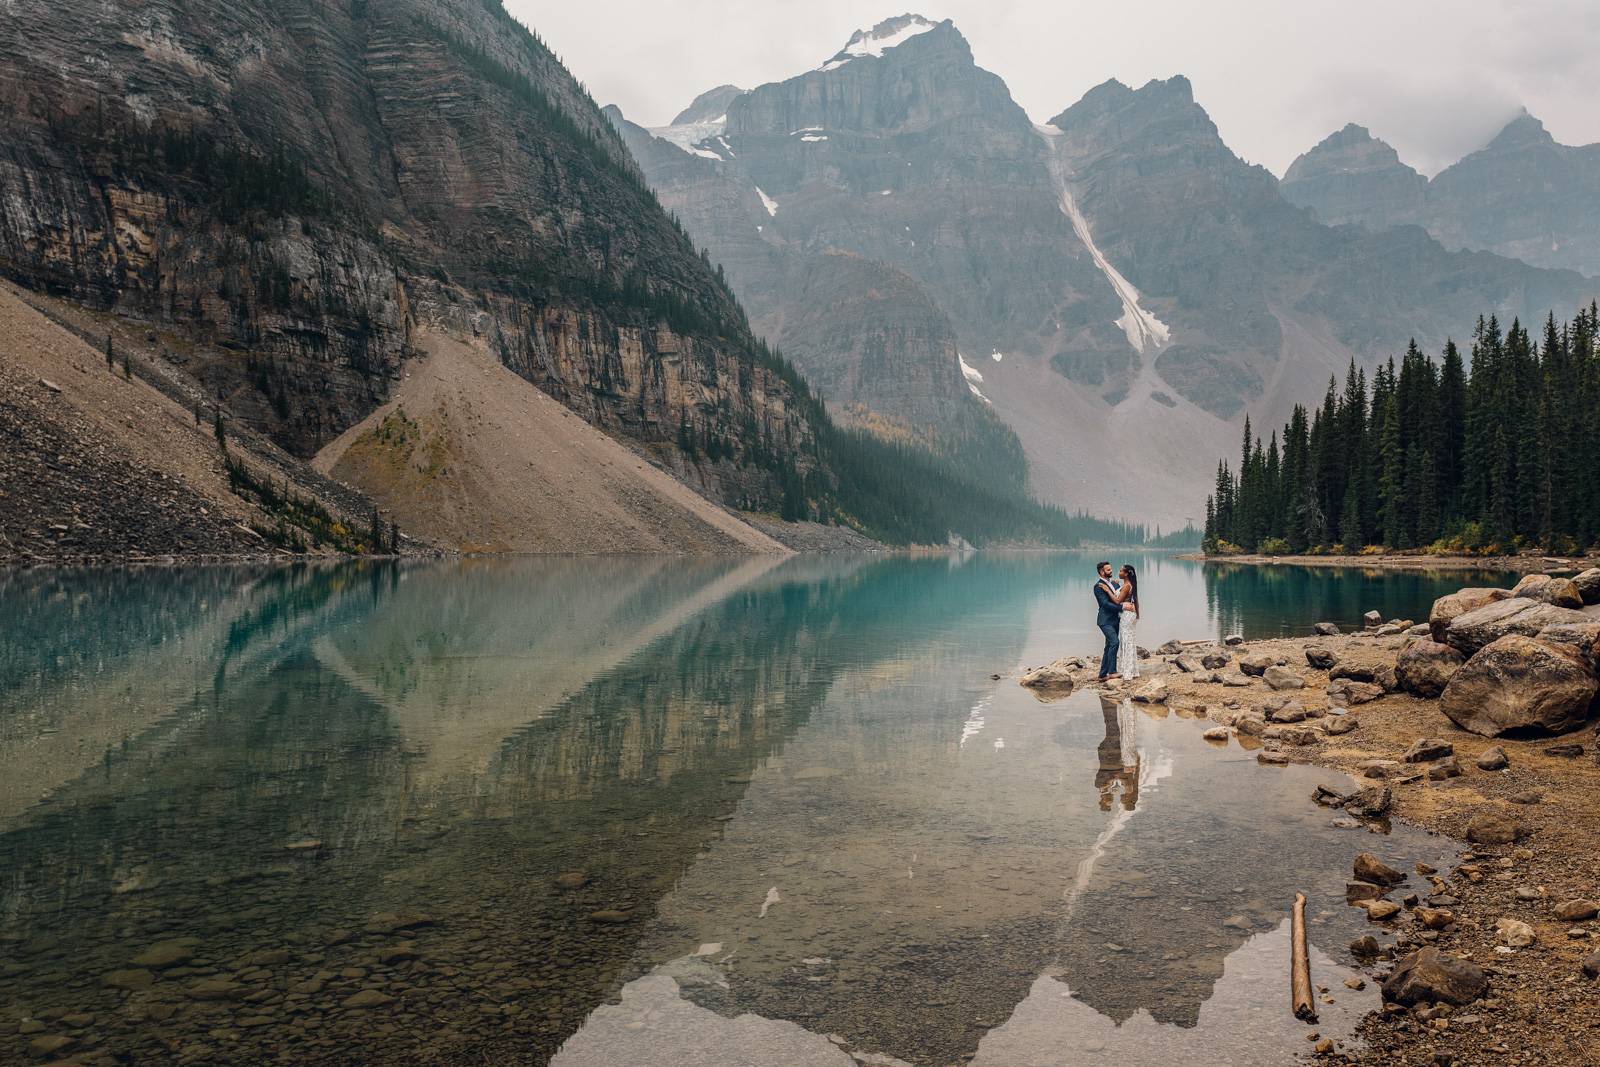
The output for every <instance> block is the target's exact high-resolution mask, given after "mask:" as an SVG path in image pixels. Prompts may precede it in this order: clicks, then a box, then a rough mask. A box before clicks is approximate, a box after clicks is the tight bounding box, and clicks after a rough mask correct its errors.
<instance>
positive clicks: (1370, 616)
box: [1361, 611, 1383, 630]
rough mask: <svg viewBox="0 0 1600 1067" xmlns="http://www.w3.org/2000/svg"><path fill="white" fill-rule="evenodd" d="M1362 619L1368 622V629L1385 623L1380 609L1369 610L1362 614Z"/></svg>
mask: <svg viewBox="0 0 1600 1067" xmlns="http://www.w3.org/2000/svg"><path fill="white" fill-rule="evenodd" d="M1361 621H1362V622H1364V623H1366V624H1367V629H1369V630H1371V629H1373V628H1375V627H1378V626H1381V625H1383V615H1382V613H1381V612H1378V611H1369V612H1367V613H1366V614H1364V615H1362V616H1361Z"/></svg>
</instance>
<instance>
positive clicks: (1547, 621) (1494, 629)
mask: <svg viewBox="0 0 1600 1067" xmlns="http://www.w3.org/2000/svg"><path fill="white" fill-rule="evenodd" d="M1592 621H1593V620H1592V619H1590V618H1589V617H1588V616H1587V615H1585V614H1584V613H1583V612H1581V611H1575V610H1573V609H1571V608H1558V607H1555V606H1554V605H1552V604H1541V603H1539V602H1538V601H1537V600H1530V599H1528V598H1527V597H1513V598H1511V599H1510V600H1499V601H1495V602H1494V603H1492V604H1488V605H1486V606H1484V607H1481V608H1478V609H1476V610H1475V611H1469V612H1466V613H1465V614H1463V615H1458V616H1456V617H1455V618H1454V619H1452V620H1451V621H1450V625H1449V628H1448V629H1447V630H1446V631H1445V642H1446V643H1447V644H1449V645H1450V647H1452V648H1454V649H1455V650H1456V651H1458V652H1460V653H1461V654H1462V655H1464V656H1471V655H1473V654H1474V653H1476V652H1477V651H1478V650H1479V649H1481V648H1484V647H1485V646H1487V645H1489V644H1492V643H1493V642H1495V641H1497V640H1499V639H1500V638H1502V637H1506V636H1508V635H1511V634H1517V635H1520V636H1523V637H1535V636H1537V635H1538V634H1539V632H1540V631H1541V630H1543V629H1544V628H1545V627H1546V626H1557V625H1561V624H1565V623H1574V624H1584V623H1588V622H1592Z"/></svg>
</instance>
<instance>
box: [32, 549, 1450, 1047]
mask: <svg viewBox="0 0 1600 1067" xmlns="http://www.w3.org/2000/svg"><path fill="white" fill-rule="evenodd" d="M1142 562H1143V568H1142V572H1143V574H1144V575H1145V579H1144V581H1145V595H1146V597H1147V598H1149V599H1150V600H1151V601H1152V603H1154V604H1160V605H1161V608H1160V609H1159V610H1158V611H1156V612H1150V613H1148V614H1149V616H1150V617H1147V619H1146V620H1145V623H1144V627H1143V634H1144V636H1145V640H1146V641H1147V642H1149V643H1152V644H1154V643H1159V642H1160V641H1162V640H1165V639H1166V638H1167V637H1171V636H1185V637H1193V636H1197V635H1201V634H1205V633H1208V632H1211V633H1215V632H1216V631H1217V629H1218V628H1219V627H1220V626H1221V625H1222V622H1221V620H1222V619H1224V618H1227V617H1228V616H1227V615H1226V611H1224V610H1219V608H1218V607H1217V605H1216V604H1215V603H1214V601H1213V600H1212V598H1213V597H1214V596H1215V595H1216V594H1215V593H1214V588H1215V586H1214V583H1211V582H1209V581H1208V579H1207V578H1206V572H1205V571H1204V570H1203V569H1202V568H1201V567H1199V566H1197V565H1193V564H1187V563H1183V562H1181V561H1176V560H1173V559H1171V558H1170V557H1151V558H1149V559H1146V560H1143V561H1142ZM1092 563H1093V560H1092V559H1091V558H1086V557H1080V556H1071V555H1058V556H1046V555H1037V556H1017V557H994V556H987V555H980V556H977V557H971V558H968V559H966V560H963V561H952V560H947V559H944V558H936V559H908V558H901V557H891V558H882V557H828V558H796V559H789V560H773V559H757V560H732V561H714V560H681V559H672V560H648V559H640V560H634V559H628V560H570V559H559V560H548V559H546V560H481V561H478V560H474V561H462V562H447V563H438V564H427V565H404V566H402V565H396V564H369V565H361V564H338V565H302V566H296V567H282V568H179V569H160V570H156V569H152V570H134V571H107V570H85V571H22V572H14V573H10V574H6V575H0V610H4V611H5V612H6V617H7V618H8V619H9V620H13V621H14V625H11V626H8V627H7V629H6V630H5V632H4V635H3V636H0V685H3V686H4V688H3V690H0V695H3V697H4V702H3V707H4V709H5V710H4V713H3V717H0V783H3V784H0V864H3V869H4V871H5V878H4V881H3V882H0V967H3V968H4V970H3V972H0V974H3V976H4V977H5V979H6V987H7V992H8V996H9V997H10V1003H11V1007H10V1008H9V1009H8V1010H10V1011H12V1012H13V1014H17V1017H18V1018H19V1019H21V1018H24V1017H38V1018H42V1019H47V1020H51V1019H55V1018H57V1017H59V1016H61V1015H72V1016H73V1017H77V1015H76V1014H75V1013H84V1014H87V1015H92V1016H93V1017H94V1021H93V1022H92V1023H86V1024H83V1025H81V1026H79V1027H78V1029H77V1030H74V1031H72V1035H73V1036H74V1038H75V1040H77V1041H78V1042H79V1043H80V1044H79V1046H78V1048H79V1049H80V1050H83V1049H87V1050H99V1051H103V1052H105V1053H107V1054H109V1055H115V1056H125V1057H132V1058H136V1059H137V1058H144V1059H159V1060H165V1059H168V1058H171V1057H172V1056H173V1055H174V1054H176V1055H177V1056H178V1058H180V1059H188V1060H192V1061H194V1062H238V1063H255V1062H286V1063H287V1062H295V1063H300V1062H321V1061H328V1062H334V1061H341V1060H344V1059H346V1058H348V1056H349V1055H351V1054H352V1051H351V1050H354V1049H359V1050H361V1053H360V1054H361V1055H363V1056H365V1057H366V1058H367V1059H368V1060H369V1061H372V1062H411V1061H414V1060H417V1059H423V1060H428V1059H434V1060H439V1061H442V1062H453V1061H465V1060H472V1061H474V1062H477V1061H478V1060H480V1059H482V1058H483V1057H488V1058H489V1059H491V1060H494V1061H495V1062H544V1061H546V1060H548V1059H549V1058H550V1057H551V1056H552V1055H554V1054H555V1053H556V1052H557V1050H558V1049H560V1048H562V1046H563V1044H565V1045H566V1048H565V1050H564V1051H562V1052H561V1055H560V1057H558V1062H569V1061H570V1062H573V1063H584V1062H622V1060H619V1059H618V1058H617V1057H619V1056H621V1057H623V1059H627V1058H628V1056H627V1054H626V1052H627V1049H628V1048H631V1047H633V1046H632V1045H628V1044H627V1042H628V1041H633V1040H635V1039H639V1035H640V1032H641V1031H640V1030H639V1029H637V1028H630V1026H631V1025H632V1024H633V1023H637V1022H639V1019H640V1018H644V1019H645V1020H646V1025H645V1026H644V1027H643V1033H644V1035H645V1037H652V1035H653V1039H654V1040H655V1041H656V1042H657V1045H656V1046H655V1047H656V1048H657V1049H658V1050H664V1049H665V1048H666V1042H667V1041H668V1039H669V1035H670V1033H671V1032H672V1030H671V1028H672V1027H674V1026H679V1027H682V1028H685V1030H686V1032H687V1031H694V1032H697V1033H706V1034H710V1033H713V1032H720V1030H719V1028H722V1027H725V1026H733V1027H734V1028H735V1031H737V1033H738V1034H740V1035H743V1036H740V1037H738V1039H737V1040H735V1038H733V1037H729V1038H727V1039H726V1043H725V1044H724V1046H723V1047H724V1051H730V1050H733V1049H736V1048H740V1047H744V1048H746V1055H745V1058H744V1059H742V1060H738V1061H737V1062H744V1063H765V1062H771V1063H799V1062H808V1061H807V1060H806V1059H805V1058H804V1057H805V1056H809V1055H811V1054H812V1051H815V1053H816V1054H817V1055H821V1056H836V1054H839V1049H840V1044H839V1042H842V1043H843V1045H844V1046H845V1047H848V1048H849V1049H850V1050H851V1051H853V1052H855V1053H857V1054H858V1055H861V1056H867V1055H869V1054H870V1055H876V1056H879V1057H890V1058H893V1059H898V1060H903V1061H905V1062H908V1063H916V1064H936V1063H948V1062H954V1061H956V1060H959V1059H960V1058H961V1057H963V1056H968V1055H972V1054H974V1053H977V1054H979V1055H980V1057H984V1056H990V1055H1000V1054H999V1053H996V1052H993V1051H991V1050H993V1049H1003V1048H1009V1047H1012V1046H1010V1045H1007V1044H1006V1042H1022V1043H1023V1044H1026V1043H1027V1042H1030V1041H1033V1040H1035V1037H1036V1035H1038V1034H1040V1033H1043V1032H1045V1031H1046V1030H1049V1029H1051V1028H1059V1027H1061V1026H1068V1025H1069V1023H1070V1027H1072V1028H1076V1029H1082V1028H1083V1027H1084V1026H1088V1025H1089V1023H1087V1022H1083V1021H1081V1020H1080V1021H1077V1022H1072V1021H1071V1020H1072V1019H1079V1016H1078V1015H1075V1014H1072V1012H1089V1013H1090V1015H1091V1016H1092V1017H1093V1018H1094V1019H1103V1020H1109V1022H1108V1023H1106V1024H1105V1025H1110V1026H1112V1027H1113V1031H1108V1036H1106V1037H1104V1038H1103V1040H1105V1041H1107V1042H1112V1041H1114V1040H1120V1038H1117V1037H1116V1035H1117V1034H1133V1033H1135V1032H1136V1031H1137V1032H1139V1033H1144V1032H1146V1031H1145V1030H1142V1029H1140V1028H1141V1027H1145V1028H1148V1027H1149V1026H1155V1027H1158V1028H1160V1027H1167V1028H1172V1027H1176V1028H1179V1029H1183V1030H1185V1031H1194V1030H1196V1029H1198V1030H1201V1031H1204V1030H1205V1029H1206V1023H1205V1020H1206V1019H1207V1017H1208V1016H1207V1010H1208V1009H1207V1005H1208V1003H1209V1002H1211V1001H1212V1000H1214V999H1216V998H1218V997H1221V996H1222V995H1223V994H1222V992H1221V991H1222V990H1223V989H1224V988H1225V987H1227V984H1228V981H1229V980H1228V978H1227V977H1226V976H1227V975H1230V974H1233V973H1234V970H1235V969H1236V967H1237V966H1240V965H1237V964H1236V963H1235V962H1233V961H1235V960H1244V959H1247V958H1248V959H1253V958H1254V957H1252V956H1248V951H1249V946H1250V945H1253V944H1257V943H1266V942H1270V939H1271V938H1273V937H1276V936H1278V935H1277V934H1276V933H1275V931H1277V930H1278V926H1279V924H1280V923H1281V920H1282V917H1283V915H1284V913H1285V909H1286V907H1287V900H1288V899H1289V897H1290V896H1292V894H1293V892H1294V891H1295V890H1296V889H1300V890H1304V891H1306V892H1308V894H1310V895H1311V897H1312V915H1313V939H1314V941H1316V943H1317V944H1318V945H1319V946H1320V947H1321V949H1322V950H1323V951H1326V952H1328V953H1329V954H1330V955H1331V956H1332V957H1334V958H1341V954H1342V950H1341V949H1340V947H1339V946H1342V945H1343V944H1345V943H1346V942H1348V941H1349V939H1350V937H1351V936H1353V933H1352V931H1355V930H1356V929H1357V926H1356V920H1355V918H1353V917H1352V916H1351V914H1349V913H1350V911H1351V909H1347V908H1344V907H1343V905H1342V889H1343V877H1342V876H1343V874H1344V870H1345V868H1346V867H1347V865H1348V861H1349V856H1350V855H1351V854H1353V852H1354V851H1357V850H1359V849H1360V848H1361V847H1369V846H1368V845H1367V844H1366V842H1367V840H1368V839H1367V837H1366V835H1365V834H1363V833H1362V832H1361V831H1358V830H1350V829H1341V828H1336V827H1332V826H1330V825H1329V817H1328V815H1327V813H1325V812H1323V811H1320V810H1319V809H1316V808H1314V807H1312V806H1311V805H1310V804H1309V803H1308V802H1307V797H1308V795H1309V793H1310V790H1311V785H1312V783H1313V782H1314V781H1320V780H1329V781H1331V780H1334V779H1335V778H1336V776H1331V775H1326V774H1323V773H1322V772H1318V771H1314V770H1309V769H1306V768H1286V769H1263V768H1259V767H1257V766H1256V765H1255V764H1254V761H1253V760H1252V759H1246V758H1245V757H1246V755H1247V754H1245V753H1242V752H1240V751H1239V750H1237V749H1232V750H1229V751H1227V752H1218V751H1215V750H1213V749H1212V748H1211V747H1210V746H1208V745H1207V744H1206V743H1205V742H1203V741H1201V740H1200V738H1199V727H1198V725H1197V724H1196V723H1193V722H1187V721H1184V720H1183V719H1182V718H1181V717H1180V713H1178V712H1170V713H1169V712H1167V711H1166V709H1163V708H1159V707H1156V708H1145V707H1140V708H1137V709H1136V708H1134V707H1132V706H1118V705H1116V704H1114V703H1113V704H1101V703H1100V702H1099V700H1098V699H1097V698H1096V697H1095V695H1094V694H1092V693H1083V694H1078V695H1075V696H1073V697H1071V698H1069V699H1067V700H1063V701H1059V702H1056V703H1041V702H1039V701H1037V700H1035V699H1034V698H1033V697H1032V696H1031V695H1030V694H1028V693H1027V692H1025V691H1023V690H1021V689H1020V688H1018V687H1017V686H1016V684H1015V681H1014V671H1015V668H1016V667H1017V666H1018V665H1019V664H1021V663H1024V662H1034V663H1036V662H1042V661H1043V660H1045V659H1048V658H1051V657H1053V656H1055V655H1058V654H1060V653H1062V652H1065V651H1074V650H1076V651H1084V650H1086V649H1087V648H1089V647H1092V641H1091V637H1090V635H1091V633H1092V621H1093V619H1092V609H1091V606H1090V605H1091V601H1090V599H1089V591H1088V590H1089V583H1090V582H1091V581H1092V577H1093V575H1092V567H1091V565H1092ZM1362 580H1363V581H1367V580H1368V579H1362ZM1229 610H1232V609H1229ZM1238 610H1240V611H1244V612H1246V613H1247V614H1248V613H1250V612H1257V613H1259V611H1260V610H1262V609H1259V608H1250V607H1245V608H1239V609H1238ZM1397 610H1400V609H1397ZM992 674H1001V675H1003V676H1004V677H1002V678H1000V679H999V680H993V679H991V675H992ZM1382 847H1383V848H1384V850H1385V851H1386V854H1388V855H1389V857H1390V858H1391V860H1392V861H1394V862H1396V863H1397V864H1399V863H1400V862H1401V861H1407V860H1410V859H1414V858H1420V857H1424V856H1427V855H1431V853H1432V852H1434V851H1436V848H1435V846H1434V844H1433V843H1432V842H1430V841H1428V840H1426V839H1423V838H1421V837H1420V835H1414V834H1403V833H1398V832H1397V834H1396V835H1395V837H1394V838H1391V839H1390V840H1388V841H1386V842H1383V843H1382ZM563 875H565V877H560V878H559V882H558V876H563ZM1262 951H1263V952H1265V951H1266V950H1262ZM151 960H161V961H162V962H159V963H152V962H149V961H151ZM140 961H145V962H140ZM1330 966H1331V964H1330ZM1247 970H1248V969H1247ZM1239 973H1240V974H1244V973H1246V970H1240V971H1239ZM1252 973H1253V972H1252ZM1322 980H1323V982H1324V984H1327V982H1326V979H1322ZM1041 983H1047V984H1043V985H1041ZM1241 988H1242V987H1241ZM1069 989H1070V991H1071V995H1070V997H1069V998H1067V999H1068V1000H1069V1001H1070V1003H1071V1004H1072V1005H1076V1006H1077V1007H1076V1008H1073V1009H1072V1010H1071V1011H1070V1012H1069V1011H1068V1009H1067V1007H1065V1006H1064V1004H1065V1002H1063V1004H1057V1003H1056V1001H1060V1000H1062V997H1061V995H1060V994H1062V993H1064V992H1066V991H1067V990H1069ZM208 990H209V991H210V992H207V991H208ZM219 990H220V992H217V991H219ZM1041 990H1044V993H1041ZM212 993H216V996H215V997H213V996H212ZM1041 996H1045V998H1046V1000H1047V1001H1048V1005H1047V1007H1048V1010H1043V1009H1041V1010H1035V1008H1036V1007H1037V1002H1038V1001H1039V998H1040V997H1041ZM640 998H643V999H642V1000H641V999H640ZM1051 998H1054V999H1051ZM1280 999H1281V998H1280ZM608 1002H609V1003H608ZM640 1003H643V1004H646V1005H650V1007H649V1008H648V1009H647V1010H645V1011H644V1014H643V1015H642V1016H639V1017H634V1016H630V1015H628V1014H627V1012H628V1011H632V1010H633V1009H632V1008H630V1005H637V1004H640ZM363 1004H373V1005H381V1006H382V1007H381V1011H377V1012H374V1011H373V1010H371V1009H369V1008H364V1007H362V1006H361V1005H363ZM1064 1012H1066V1014H1063V1013H1064ZM619 1013H622V1014H621V1015H619ZM652 1013H653V1014H652ZM1088 1018H1089V1016H1083V1017H1082V1019H1088ZM1275 1018H1276V1017H1275V1016H1274V1019H1275ZM586 1020H587V1022H586ZM1141 1020H1145V1021H1144V1022H1141ZM612 1023H616V1024H617V1026H613V1025H611V1024H612ZM52 1025H54V1024H52ZM1094 1025H1095V1026H1099V1025H1101V1024H1098V1023H1096V1024H1094ZM657 1027H659V1028H658V1029H652V1028H657ZM1041 1027H1044V1028H1045V1030H1041V1029H1040V1028H1041ZM1130 1028H1131V1029H1130ZM1149 1032H1150V1033H1165V1032H1166V1031H1165V1030H1160V1029H1158V1030H1155V1031H1149ZM628 1035H633V1036H632V1037H629V1036H628ZM818 1035H833V1037H834V1038H835V1039H836V1040H835V1041H828V1040H827V1038H826V1037H822V1038H820V1040H822V1041H823V1043H824V1044H825V1045H827V1048H822V1047H821V1046H817V1045H815V1042H814V1040H813V1039H817V1038H818ZM1029 1035H1035V1036H1029ZM708 1040H713V1043H715V1041H714V1039H710V1038H708ZM1141 1040H1144V1038H1141ZM1263 1040H1264V1039H1263ZM741 1042H742V1043H743V1044H741ZM996 1042H999V1044H995V1043H996ZM1016 1047H1021V1046H1016ZM1108 1047H1109V1046H1108ZM1140 1047H1144V1046H1140ZM1170 1047H1173V1048H1178V1047H1180V1046H1178V1045H1172V1046H1170ZM1182 1047H1194V1048H1199V1047H1205V1048H1211V1046H1192V1045H1191V1046H1182ZM808 1050H812V1051H808ZM791 1052H792V1053H793V1055H792V1056H790V1053H791ZM25 1054H26V1040H25V1039H24V1038H22V1037H20V1036H16V1035H13V1036H10V1037H5V1038H0V1062H11V1061H12V1060H13V1059H16V1058H20V1057H24V1056H25ZM1007 1054H1008V1055H1009V1053H1007ZM584 1056H599V1057H602V1058H601V1059H596V1060H585V1059H583V1057H584ZM604 1057H611V1058H610V1060H609V1061H607V1060H606V1059H604ZM682 1059H683V1057H682V1056H681V1055H679V1054H677V1053H672V1052H667V1051H661V1054H660V1058H659V1059H658V1060H657V1062H667V1061H669V1060H670V1061H680V1060H682ZM630 1062H631V1061H630ZM637 1062H648V1061H647V1060H646V1061H637ZM706 1062H717V1061H714V1060H707V1061H706ZM817 1062H830V1061H828V1060H826V1059H819V1060H817ZM880 1062H887V1061H886V1060H884V1061H880ZM995 1062H1004V1056H1000V1059H997V1060H995ZM1016 1062H1024V1061H1022V1060H1018V1061H1016Z"/></svg>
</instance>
